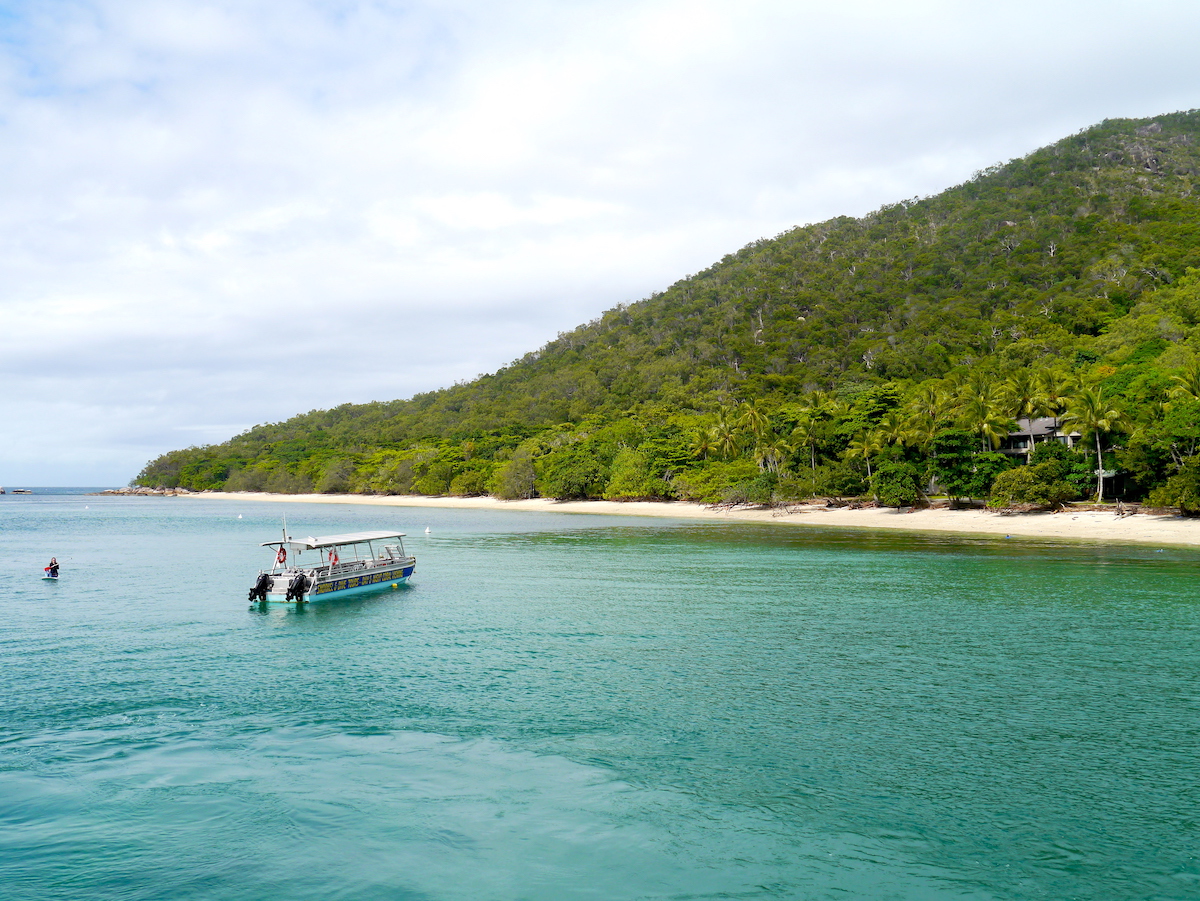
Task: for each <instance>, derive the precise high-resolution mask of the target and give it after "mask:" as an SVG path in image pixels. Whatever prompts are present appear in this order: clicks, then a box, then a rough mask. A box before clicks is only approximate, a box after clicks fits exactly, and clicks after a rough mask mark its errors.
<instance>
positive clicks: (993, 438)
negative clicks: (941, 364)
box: [960, 378, 1016, 451]
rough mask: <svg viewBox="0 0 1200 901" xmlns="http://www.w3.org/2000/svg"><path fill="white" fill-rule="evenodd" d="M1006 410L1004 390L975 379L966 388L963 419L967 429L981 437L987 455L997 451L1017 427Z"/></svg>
mask: <svg viewBox="0 0 1200 901" xmlns="http://www.w3.org/2000/svg"><path fill="white" fill-rule="evenodd" d="M1004 407H1005V405H1004V402H1003V398H1002V397H1001V393H1000V389H999V388H998V387H997V386H996V385H995V384H994V383H992V382H990V381H987V380H986V379H982V378H974V379H972V380H971V382H970V383H969V384H968V385H967V386H966V388H965V396H964V397H963V402H962V406H961V408H960V418H961V419H962V423H963V427H964V428H966V429H967V430H969V431H972V432H974V433H975V434H977V435H978V436H979V438H980V443H981V444H982V445H983V450H985V451H990V450H992V449H993V448H995V447H996V445H997V444H999V443H1000V439H1002V438H1004V437H1005V436H1006V435H1008V433H1009V432H1010V431H1011V430H1012V428H1013V426H1015V425H1016V423H1015V422H1013V421H1012V419H1011V418H1010V417H1009V416H1007V415H1006V414H1005V412H1004Z"/></svg>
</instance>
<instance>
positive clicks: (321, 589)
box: [250, 532, 417, 604]
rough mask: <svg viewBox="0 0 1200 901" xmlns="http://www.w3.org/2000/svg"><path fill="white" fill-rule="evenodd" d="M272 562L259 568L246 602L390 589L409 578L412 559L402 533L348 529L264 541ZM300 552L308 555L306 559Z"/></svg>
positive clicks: (299, 600)
mask: <svg viewBox="0 0 1200 901" xmlns="http://www.w3.org/2000/svg"><path fill="white" fill-rule="evenodd" d="M262 547H269V548H273V549H274V550H275V564H274V565H273V566H272V567H271V568H270V569H264V570H260V571H259V573H258V578H257V579H256V580H255V582H254V587H253V588H251V589H250V600H252V601H254V600H257V601H259V602H260V603H266V602H268V601H272V602H283V603H288V604H303V603H305V602H306V601H325V600H330V599H333V598H344V597H347V596H350V595H356V594H362V593H364V592H368V591H380V590H382V589H387V588H393V587H396V586H398V585H400V584H401V583H402V582H406V581H408V579H409V577H410V576H412V574H413V570H414V569H416V566H417V558H416V557H411V556H409V555H408V554H407V553H406V552H405V550H404V533H403V532H351V533H349V534H347V535H328V536H325V537H324V538H291V537H288V535H287V533H286V532H285V533H284V537H283V539H282V540H280V541H264V542H263V543H262ZM305 554H308V557H307V558H305V556H304V555H305Z"/></svg>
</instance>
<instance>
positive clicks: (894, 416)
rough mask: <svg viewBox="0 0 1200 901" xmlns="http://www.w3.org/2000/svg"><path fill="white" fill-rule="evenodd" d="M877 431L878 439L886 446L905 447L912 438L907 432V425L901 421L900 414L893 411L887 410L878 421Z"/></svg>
mask: <svg viewBox="0 0 1200 901" xmlns="http://www.w3.org/2000/svg"><path fill="white" fill-rule="evenodd" d="M877 431H878V435H879V439H880V440H881V441H886V442H887V443H888V444H899V445H905V444H907V443H908V442H909V440H910V439H911V438H912V434H911V433H910V432H909V430H908V423H906V422H905V421H904V420H903V419H901V418H900V414H899V413H897V412H896V411H895V410H888V411H887V412H886V413H885V414H883V418H882V419H880V420H879V428H878V430H877Z"/></svg>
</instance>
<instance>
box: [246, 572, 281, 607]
mask: <svg viewBox="0 0 1200 901" xmlns="http://www.w3.org/2000/svg"><path fill="white" fill-rule="evenodd" d="M274 587H275V580H274V579H272V578H271V577H270V576H268V575H267V574H266V573H259V574H258V581H257V582H255V583H254V587H253V588H251V589H250V600H252V601H265V600H266V599H267V592H268V591H270V590H271V589H272V588H274Z"/></svg>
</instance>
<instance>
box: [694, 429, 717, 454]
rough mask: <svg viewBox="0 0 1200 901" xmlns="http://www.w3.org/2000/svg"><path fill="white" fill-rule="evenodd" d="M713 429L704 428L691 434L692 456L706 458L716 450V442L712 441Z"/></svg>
mask: <svg viewBox="0 0 1200 901" xmlns="http://www.w3.org/2000/svg"><path fill="white" fill-rule="evenodd" d="M714 431H715V430H714V429H704V430H702V431H699V432H697V433H696V434H695V435H693V436H692V447H691V451H692V456H693V457H699V458H700V459H701V460H707V459H708V455H709V454H710V453H712V452H713V451H714V450H716V442H714V441H713V432H714Z"/></svg>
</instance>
